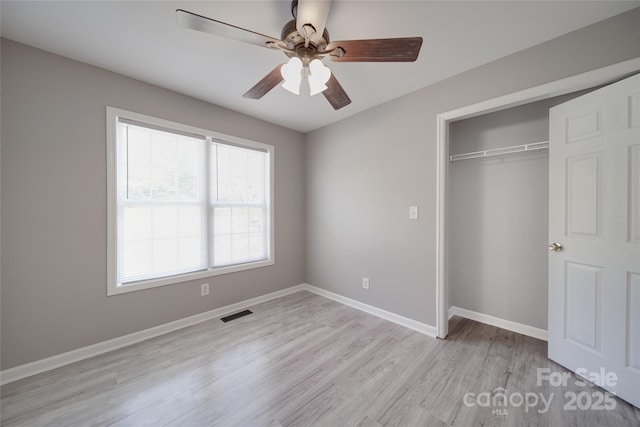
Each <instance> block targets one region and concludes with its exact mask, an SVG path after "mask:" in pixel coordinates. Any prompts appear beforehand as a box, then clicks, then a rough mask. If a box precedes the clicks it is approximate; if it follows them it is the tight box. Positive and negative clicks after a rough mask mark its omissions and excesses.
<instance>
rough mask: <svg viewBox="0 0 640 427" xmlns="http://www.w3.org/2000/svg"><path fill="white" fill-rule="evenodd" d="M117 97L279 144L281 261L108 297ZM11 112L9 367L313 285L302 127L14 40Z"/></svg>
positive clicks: (7, 134)
mask: <svg viewBox="0 0 640 427" xmlns="http://www.w3.org/2000/svg"><path fill="white" fill-rule="evenodd" d="M107 105H109V106H113V107H118V108H123V109H127V110H130V111H135V112H139V113H143V114H148V115H151V116H155V117H160V118H164V119H168V120H173V121H177V122H180V123H185V124H189V125H193V126H198V127H202V128H206V129H211V130H214V131H219V132H222V133H227V134H231V135H235V136H239V137H243V138H248V139H252V140H256V141H260V142H264V143H267V144H272V145H274V146H275V147H276V151H275V155H276V157H275V213H276V217H275V233H276V236H275V255H276V264H275V265H274V266H271V267H264V268H260V269H256V270H250V271H245V272H240V273H234V274H227V275H222V276H216V277H213V278H209V279H208V280H200V281H198V282H190V283H182V284H176V285H171V286H164V287H160V288H155V289H149V290H143V291H139V292H133V293H127V294H122V295H117V296H111V297H107V296H106V289H107V288H106V286H107V285H106V221H107V217H106V214H107V211H106V185H107V184H106V145H105V144H106V143H105V107H106V106H107ZM1 111H2V134H1V136H2V155H1V159H2V165H1V171H2V177H1V183H2V189H1V190H2V191H1V193H2V205H1V206H2V248H1V249H2V307H1V308H2V315H1V322H2V330H1V333H2V369H8V368H11V367H14V366H16V365H20V364H24V363H27V362H31V361H34V360H39V359H43V358H46V357H48V356H52V355H56V354H59V353H63V352H66V351H69V350H73V349H76V348H79V347H83V346H87V345H90V344H94V343H97V342H100V341H104V340H108V339H111V338H115V337H118V336H122V335H125V334H128V333H132V332H135V331H139V330H142V329H145V328H149V327H152V326H156V325H159V324H163V323H166V322H170V321H173V320H176V319H180V318H184V317H187V316H190V315H193V314H197V313H200V312H204V311H207V310H211V309H214V308H216V307H220V306H224V305H227V304H231V303H234V302H238V301H241V300H244V299H248V298H252V297H256V296H259V295H263V294H266V293H269V292H272V291H276V290H279V289H283V288H287V287H290V286H293V285H298V284H300V283H303V282H304V279H305V278H304V136H303V135H302V134H300V133H298V132H294V131H291V130H288V129H284V128H282V127H279V126H276V125H272V124H269V123H266V122H263V121H260V120H257V119H253V118H250V117H247V116H244V115H241V114H238V113H235V112H232V111H229V110H225V109H223V108H220V107H216V106H213V105H210V104H207V103H204V102H201V101H197V100H195V99H192V98H189V97H186V96H183V95H179V94H177V93H173V92H170V91H167V90H164V89H160V88H158V87H155V86H152V85H149V84H146V83H142V82H139V81H136V80H132V79H129V78H125V77H123V76H120V75H117V74H113V73H111V72H108V71H105V70H102V69H99V68H95V67H91V66H88V65H85V64H82V63H78V62H75V61H71V60H69V59H65V58H62V57H60V56H56V55H52V54H49V53H46V52H43V51H40V50H36V49H33V48H30V47H27V46H24V45H20V44H17V43H14V42H12V41H9V40H3V41H2V106H1ZM205 281H206V282H210V284H211V294H210V296H207V297H200V290H199V284H200V283H203V282H205Z"/></svg>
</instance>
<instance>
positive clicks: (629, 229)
mask: <svg viewBox="0 0 640 427" xmlns="http://www.w3.org/2000/svg"><path fill="white" fill-rule="evenodd" d="M549 137H550V138H549V139H550V147H549V179H550V181H549V182H550V183H549V237H550V242H558V243H560V244H562V246H563V249H562V250H561V251H552V252H550V253H549V358H550V359H553V360H555V361H556V362H558V363H560V364H561V365H564V366H565V367H567V368H568V369H570V370H572V371H576V370H579V369H586V371H587V372H599V371H600V370H601V368H604V369H605V370H606V371H607V372H614V373H615V374H616V375H617V377H618V381H617V383H616V384H615V385H605V388H607V389H608V390H609V391H611V392H614V393H616V394H617V395H618V396H619V397H621V398H623V399H624V400H627V401H628V402H630V403H632V404H633V405H635V406H640V75H636V76H632V77H629V78H627V79H625V80H622V81H620V82H617V83H614V84H612V85H609V86H607V87H604V88H601V89H599V90H596V91H594V92H591V93H589V94H587V95H584V96H581V97H579V98H576V99H574V100H571V101H569V102H567V103H564V104H562V105H558V106H556V107H554V108H552V109H551V110H550V118H549Z"/></svg>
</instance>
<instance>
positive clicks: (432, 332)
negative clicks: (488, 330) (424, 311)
mask: <svg viewBox="0 0 640 427" xmlns="http://www.w3.org/2000/svg"><path fill="white" fill-rule="evenodd" d="M302 287H303V289H305V290H307V291H309V292H313V293H314V294H318V295H320V296H323V297H325V298H329V299H332V300H334V301H337V302H339V303H342V304H344V305H348V306H349V307H353V308H356V309H358V310H361V311H364V312H365V313H369V314H372V315H374V316H377V317H380V318H382V319H385V320H388V321H390V322H393V323H397V324H398V325H401V326H404V327H406V328H409V329H413V330H414V331H416V332H420V333H422V334H425V335H428V336H430V337H434V338H435V337H436V328H435V326H431V325H427V324H426V323H422V322H418V321H417V320H413V319H409V318H408V317H404V316H400V315H399V314H395V313H392V312H390V311H386V310H383V309H381V308H378V307H374V306H372V305H368V304H365V303H362V302H360V301H356V300H354V299H351V298H347V297H344V296H342V295H339V294H336V293H333V292H330V291H327V290H324V289H322V288H318V287H316V286H313V285H309V284H306V283H305V284H303V285H302Z"/></svg>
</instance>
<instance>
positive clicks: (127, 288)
mask: <svg viewBox="0 0 640 427" xmlns="http://www.w3.org/2000/svg"><path fill="white" fill-rule="evenodd" d="M274 264H275V261H274V259H273V257H272V258H271V259H268V260H264V261H255V262H249V263H246V264H237V265H230V266H227V267H219V268H216V269H211V270H206V271H198V272H195V273H187V274H180V275H176V276H170V277H162V278H158V279H150V280H145V281H140V282H135V283H130V284H125V285H121V284H116V283H113V284H112V283H109V284H108V286H107V296H113V295H119V294H125V293H128V292H135V291H141V290H143V289H151V288H157V287H160V286H167V285H174V284H177V283H184V282H189V281H192V280H199V279H205V278H207V277H213V276H220V275H222V274H229V273H237V272H240V271H245V270H252V269H254V268H261V267H267V266H270V265H274Z"/></svg>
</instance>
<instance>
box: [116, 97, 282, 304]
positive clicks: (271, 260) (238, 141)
mask: <svg viewBox="0 0 640 427" xmlns="http://www.w3.org/2000/svg"><path fill="white" fill-rule="evenodd" d="M120 118H124V119H128V120H133V121H136V122H140V123H145V124H149V125H153V126H157V127H160V128H165V129H173V130H176V131H177V132H181V133H191V134H196V135H200V136H204V137H205V138H206V139H207V142H208V143H211V142H212V141H214V142H221V143H229V144H230V145H236V146H240V147H246V148H253V149H258V150H261V151H266V152H268V153H269V176H268V179H269V194H268V197H267V199H268V201H267V203H268V211H269V221H268V224H267V226H268V230H267V238H268V240H269V241H268V244H267V250H268V254H267V255H268V257H267V259H266V260H261V261H254V262H247V263H241V264H234V265H229V266H223V267H216V268H209V269H207V270H203V271H198V272H193V273H185V274H178V275H174V276H167V277H161V278H156V279H149V280H143V281H139V282H133V283H128V284H121V283H119V280H118V252H117V251H118V247H117V241H118V238H117V236H118V197H117V176H118V175H117V173H118V172H117V170H118V169H117V168H118V163H117V162H118V153H117V145H118V144H117V142H118V141H117V138H118V120H119V119H120ZM106 123H107V295H108V296H111V295H118V294H122V293H127V292H134V291H139V290H142V289H149V288H155V287H158V286H166V285H172V284H176V283H182V282H188V281H192V280H199V279H204V278H208V277H212V276H218V275H221V274H229V273H235V272H239V271H244V270H250V269H254V268H260V267H266V266H269V265H274V264H275V244H274V215H273V212H274V196H273V194H274V187H273V185H274V167H273V166H274V154H275V147H273V146H272V145H268V144H264V143H261V142H256V141H251V140H248V139H244V138H238V137H235V136H231V135H225V134H222V133H219V132H215V131H211V130H207V129H201V128H197V127H193V126H188V125H184V124H181V123H176V122H172V121H169V120H164V119H159V118H156V117H151V116H147V115H144V114H140V113H134V112H131V111H126V110H122V109H119V108H114V107H107V121H106Z"/></svg>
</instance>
